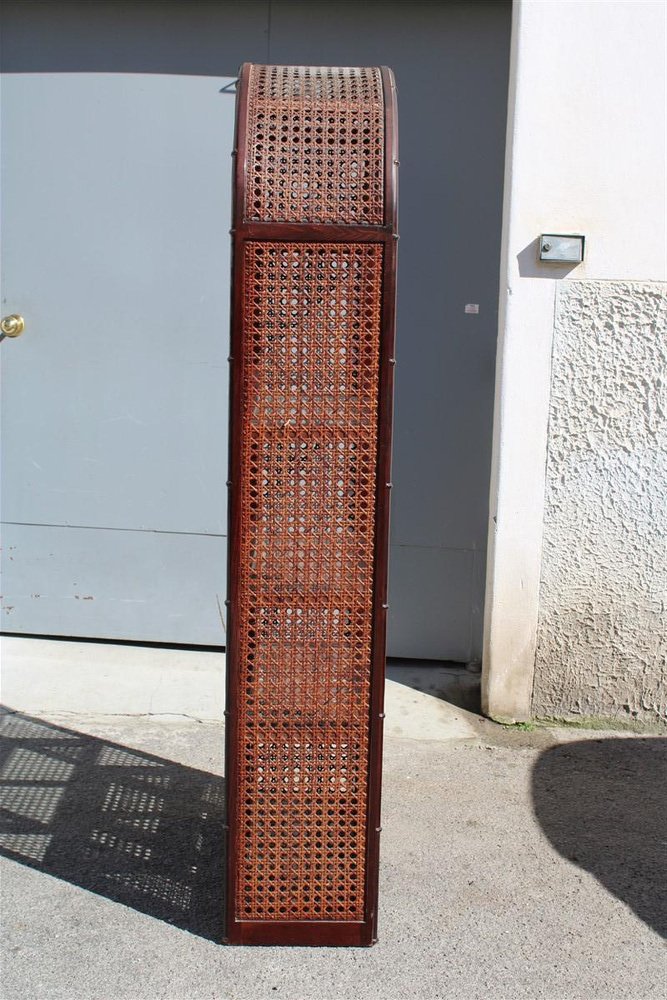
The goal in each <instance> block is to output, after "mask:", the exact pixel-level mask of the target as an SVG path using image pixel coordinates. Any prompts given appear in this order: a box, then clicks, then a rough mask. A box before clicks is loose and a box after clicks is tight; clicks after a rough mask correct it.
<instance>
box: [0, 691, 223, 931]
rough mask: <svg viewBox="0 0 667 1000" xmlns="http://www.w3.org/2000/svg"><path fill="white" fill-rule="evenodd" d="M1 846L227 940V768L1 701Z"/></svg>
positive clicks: (8, 853) (44, 868) (16, 857)
mask: <svg viewBox="0 0 667 1000" xmlns="http://www.w3.org/2000/svg"><path fill="white" fill-rule="evenodd" d="M0 734H1V736H2V743H1V750H0V776H1V782H0V854H2V855H4V856H5V857H7V858H11V859H12V860H13V861H18V862H19V863H20V864H23V865H27V866H29V867H30V868H34V869H36V870H37V871H41V872H45V873H46V874H48V875H53V876H55V877H56V878H60V879H64V880H66V881H68V882H71V883H72V884H74V885H78V886H80V887H81V888H82V889H87V890H88V891H89V892H95V893H97V894H98V895H100V896H106V897H107V898H108V899H113V900H115V901H116V902H118V903H123V904H124V905H125V906H130V907H132V908H133V909H135V910H139V911H140V912H141V913H147V914H148V915H149V916H151V917H156V918H157V919H159V920H164V921H166V922H167V923H169V924H174V925H176V926H177V927H181V928H183V929H184V930H187V931H190V932H191V933H193V934H198V935H199V936H201V937H204V938H207V939H209V940H212V941H217V942H220V941H221V938H222V927H223V914H224V905H223V902H224V901H223V873H224V854H223V846H224V827H223V823H224V813H223V810H224V795H223V788H224V783H223V779H222V778H220V777H218V776H217V775H215V774H207V773H206V772H204V771H198V770H195V769H194V768H190V767H184V766H182V765H181V764H176V763H174V762H173V761H169V760H163V759H161V758H159V757H154V756H152V755H151V754H147V753H144V752H142V751H138V750H130V749H128V748H127V747H124V746H120V745H118V744H116V743H111V742H109V741H108V740H103V739H97V738H96V737H93V736H85V735H83V734H82V733H77V732H75V731H73V730H71V729H64V728H62V727H61V726H54V725H51V724H50V723H45V722H42V721H41V720H39V719H33V718H31V717H29V716H26V715H22V714H20V713H18V712H12V711H11V710H2V718H1V719H0Z"/></svg>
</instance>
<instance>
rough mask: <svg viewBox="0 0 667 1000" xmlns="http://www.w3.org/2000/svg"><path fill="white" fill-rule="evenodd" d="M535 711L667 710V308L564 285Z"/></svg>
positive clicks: (653, 297)
mask: <svg viewBox="0 0 667 1000" xmlns="http://www.w3.org/2000/svg"><path fill="white" fill-rule="evenodd" d="M549 410H550V412H549V425H548V447H547V468H546V490H545V507H544V537H543V552H542V576H541V585H540V600H539V612H538V632H537V655H536V663H535V686H534V692H533V712H534V714H536V715H541V716H545V715H546V716H561V717H576V716H577V715H583V716H591V715H596V716H608V717H615V718H620V719H629V720H637V721H640V722H653V723H654V722H655V720H656V718H660V719H662V720H663V721H664V720H665V716H666V710H667V670H666V660H667V297H666V294H665V286H664V285H661V284H657V283H655V284H654V283H651V284H648V283H638V282H628V281H585V282H579V281H573V282H567V283H564V282H563V283H560V285H559V290H558V293H557V297H556V314H555V328H554V345H553V357H552V371H551V397H550V407H549Z"/></svg>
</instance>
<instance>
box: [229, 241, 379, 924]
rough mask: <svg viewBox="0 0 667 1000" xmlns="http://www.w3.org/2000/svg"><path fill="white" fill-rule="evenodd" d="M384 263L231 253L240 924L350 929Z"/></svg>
mask: <svg viewBox="0 0 667 1000" xmlns="http://www.w3.org/2000/svg"><path fill="white" fill-rule="evenodd" d="M382 262H383V247H382V246H381V245H378V244H345V243H335V244H334V243H329V244H318V243H280V242H248V243H246V245H245V248H244V261H243V277H244V299H245V302H244V317H245V321H244V330H243V337H244V342H245V345H246V348H245V357H244V378H243V389H242V393H243V395H242V413H243V428H244V435H243V440H242V443H241V487H240V494H239V502H240V508H241V532H240V535H241V545H240V574H239V581H238V591H237V595H238V605H237V611H236V613H237V616H238V618H237V620H238V626H239V633H240V636H241V639H240V649H239V654H240V655H239V660H240V671H239V685H240V689H241V692H242V697H241V701H240V705H239V759H238V761H237V767H238V775H239V812H240V824H241V829H240V834H239V837H240V846H239V877H238V880H237V887H236V905H237V913H238V917H239V918H240V919H247V920H260V919H270V920H303V919H321V920H362V919H363V908H364V888H365V885H364V854H365V847H366V843H365V825H366V783H367V780H366V778H367V771H368V727H369V691H370V665H371V625H372V591H373V555H374V501H373V497H374V491H375V474H376V457H377V456H376V451H377V393H378V365H379V344H380V304H381V298H380V291H381V278H382Z"/></svg>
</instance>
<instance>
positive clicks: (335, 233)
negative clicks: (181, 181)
mask: <svg viewBox="0 0 667 1000" xmlns="http://www.w3.org/2000/svg"><path fill="white" fill-rule="evenodd" d="M249 72H250V64H249V63H244V64H243V66H242V67H241V70H240V73H239V82H238V91H237V108H236V134H235V142H234V152H233V154H232V155H233V156H234V158H235V164H234V195H233V199H234V200H233V223H232V230H231V234H232V310H231V356H230V359H229V360H230V366H231V367H230V383H231V385H230V422H229V480H228V483H227V486H228V490H229V513H228V532H229V549H228V562H227V573H228V599H227V602H226V605H227V690H226V697H227V701H226V711H225V718H226V732H225V758H226V779H227V785H226V798H227V820H226V822H227V858H226V868H227V879H226V893H227V896H226V921H225V936H224V941H225V942H226V943H228V944H263V945H371V944H374V943H375V941H376V940H377V919H378V875H379V846H380V845H379V841H380V829H381V828H380V795H381V780H382V728H383V719H384V711H383V705H384V673H385V636H386V618H387V608H388V603H387V569H388V546H389V497H390V492H391V482H390V475H391V430H392V408H393V383H394V366H395V358H394V339H395V300H396V250H397V241H398V234H397V221H398V218H397V194H398V135H397V115H396V85H395V82H394V76H393V73H392V72H391V70H390V69H388V68H387V67H386V66H383V67H381V74H382V86H383V91H384V102H385V113H384V114H385V163H384V225H381V226H378V225H368V226H360V225H337V224H336V225H333V224H322V223H307V224H305V223H304V224H302V223H298V224H292V223H282V222H247V221H245V219H244V205H245V181H246V150H247V138H246V123H247V105H248V76H249ZM250 239H253V240H276V241H281V242H284V241H288V240H295V241H310V242H322V243H327V242H357V243H358V242H370V243H379V244H383V245H384V262H383V281H382V330H381V339H380V378H379V397H378V438H377V441H378V452H377V467H376V489H375V496H376V505H375V545H374V583H373V639H372V653H371V696H370V719H369V733H370V742H369V770H368V798H367V803H368V805H367V816H366V830H367V838H366V845H367V846H366V858H365V864H366V896H365V905H364V920H363V921H315V920H300V921H277V920H276V921H264V920H262V921H253V920H242V921H239V920H236V919H235V907H234V900H235V889H236V884H235V877H236V870H237V859H238V844H237V839H236V836H235V833H236V830H235V817H236V814H237V804H238V791H239V789H238V776H237V774H236V773H235V771H234V769H233V767H230V762H231V761H233V760H234V747H236V746H237V744H238V716H237V712H236V701H237V696H238V690H239V633H238V626H237V623H236V621H235V617H234V608H235V601H236V587H237V581H238V579H239V537H240V507H239V479H240V457H241V433H242V427H241V387H242V383H243V356H242V330H243V322H244V317H243V266H242V261H243V244H244V242H245V241H246V240H250Z"/></svg>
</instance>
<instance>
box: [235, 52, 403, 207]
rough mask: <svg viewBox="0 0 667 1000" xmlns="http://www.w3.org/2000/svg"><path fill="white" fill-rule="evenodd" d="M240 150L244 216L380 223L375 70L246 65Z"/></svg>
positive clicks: (380, 117) (380, 114) (379, 112)
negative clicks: (244, 177) (243, 172)
mask: <svg viewBox="0 0 667 1000" xmlns="http://www.w3.org/2000/svg"><path fill="white" fill-rule="evenodd" d="M247 157H248V159H247V163H248V167H247V171H248V176H247V185H246V194H245V216H246V218H247V219H254V220H258V221H262V222H336V223H358V224H381V223H382V221H383V216H384V159H383V158H384V102H383V94H382V80H381V76H380V71H379V70H378V69H374V68H371V69H359V68H349V69H337V68H333V67H329V66H252V67H251V69H250V77H249V82H248V134H247Z"/></svg>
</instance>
